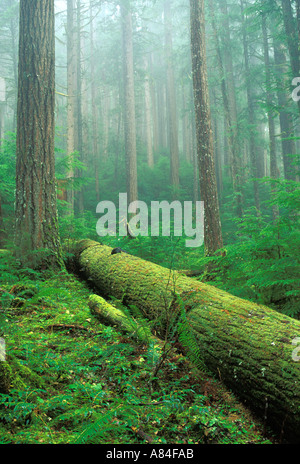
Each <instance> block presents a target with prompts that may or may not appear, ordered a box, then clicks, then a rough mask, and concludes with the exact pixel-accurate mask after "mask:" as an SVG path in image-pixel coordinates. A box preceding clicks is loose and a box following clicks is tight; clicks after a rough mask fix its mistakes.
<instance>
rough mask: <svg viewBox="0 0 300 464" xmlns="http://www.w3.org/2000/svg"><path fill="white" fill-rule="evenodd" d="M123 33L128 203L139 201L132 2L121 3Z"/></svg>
mask: <svg viewBox="0 0 300 464" xmlns="http://www.w3.org/2000/svg"><path fill="white" fill-rule="evenodd" d="M121 18H122V31H123V76H124V103H125V106H124V130H125V151H126V173H127V195H128V197H127V198H128V202H129V203H131V202H133V201H136V200H137V199H138V184H137V159H136V121H135V95H134V74H133V45H132V18H131V11H130V1H129V0H123V1H122V3H121Z"/></svg>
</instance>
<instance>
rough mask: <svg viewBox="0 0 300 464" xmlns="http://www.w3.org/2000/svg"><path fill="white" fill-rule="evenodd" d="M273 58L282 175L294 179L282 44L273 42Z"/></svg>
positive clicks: (292, 139) (291, 136)
mask: <svg viewBox="0 0 300 464" xmlns="http://www.w3.org/2000/svg"><path fill="white" fill-rule="evenodd" d="M274 60H275V65H276V71H277V72H276V81H277V98H278V105H279V121H280V130H281V134H280V137H281V146H282V159H283V170H284V177H285V179H287V180H296V166H293V157H294V158H295V154H296V144H295V140H294V137H295V134H294V123H293V117H292V114H291V108H290V98H289V94H288V92H287V89H288V88H289V86H288V85H287V79H286V77H285V76H286V74H287V69H286V68H287V66H286V54H285V49H284V46H282V45H281V44H278V43H276V42H275V43H274Z"/></svg>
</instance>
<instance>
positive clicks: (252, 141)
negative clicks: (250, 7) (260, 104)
mask: <svg viewBox="0 0 300 464" xmlns="http://www.w3.org/2000/svg"><path fill="white" fill-rule="evenodd" d="M240 3H241V13H242V29H243V49H244V62H245V76H246V77H245V79H246V93H247V105H248V121H249V126H250V127H249V132H250V137H249V151H250V163H251V173H252V176H253V178H254V180H253V191H254V201H255V207H256V213H257V214H260V198H259V188H258V182H257V180H256V178H257V177H258V163H257V155H256V153H257V144H256V137H255V113H254V103H253V90H252V83H251V78H250V75H251V74H250V64H249V47H248V38H247V32H246V25H245V16H244V2H243V0H240Z"/></svg>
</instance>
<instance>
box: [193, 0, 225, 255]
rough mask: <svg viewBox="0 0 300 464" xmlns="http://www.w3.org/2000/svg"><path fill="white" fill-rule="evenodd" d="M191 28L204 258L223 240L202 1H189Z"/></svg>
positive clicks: (220, 246) (212, 252)
mask: <svg viewBox="0 0 300 464" xmlns="http://www.w3.org/2000/svg"><path fill="white" fill-rule="evenodd" d="M190 22H191V25H190V28H191V53H192V74H193V88H194V105H195V118H196V140H197V153H198V166H199V176H200V194H201V200H202V201H204V246H205V254H206V255H208V256H211V255H213V254H214V253H215V252H216V250H218V249H220V248H222V246H223V239H222V231H221V221H220V212H219V201H218V193H217V182H216V173H215V165H214V149H213V136H212V128H211V114H210V106H209V92H208V83H207V67H206V48H205V18H204V0H190Z"/></svg>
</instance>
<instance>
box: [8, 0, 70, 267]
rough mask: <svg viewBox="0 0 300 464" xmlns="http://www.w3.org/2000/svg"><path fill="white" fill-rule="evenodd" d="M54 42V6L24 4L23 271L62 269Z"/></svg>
mask: <svg viewBox="0 0 300 464" xmlns="http://www.w3.org/2000/svg"><path fill="white" fill-rule="evenodd" d="M54 41H55V35H54V0H32V1H30V2H28V1H27V0H21V2H20V39H19V85H18V117H17V149H16V155H17V162H16V208H15V211H16V246H17V254H18V257H19V259H20V260H21V262H22V263H23V265H24V264H25V265H27V266H28V265H29V266H31V267H40V266H47V267H48V266H49V267H51V266H53V267H61V266H62V257H61V249H60V240H59V233H58V220H57V209H56V188H55V161H54V124H55V123H54V121H55V119H54V105H55V48H54V47H55V45H54ZM37 250H40V251H41V252H42V251H43V254H45V255H44V256H43V255H42V254H41V253H39V254H37V253H36V251H37Z"/></svg>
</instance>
